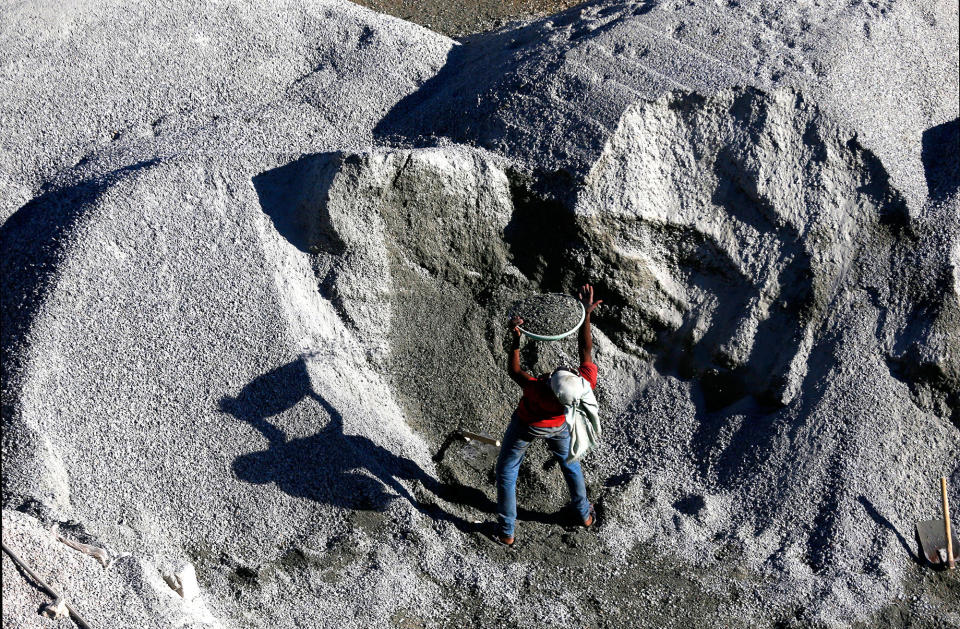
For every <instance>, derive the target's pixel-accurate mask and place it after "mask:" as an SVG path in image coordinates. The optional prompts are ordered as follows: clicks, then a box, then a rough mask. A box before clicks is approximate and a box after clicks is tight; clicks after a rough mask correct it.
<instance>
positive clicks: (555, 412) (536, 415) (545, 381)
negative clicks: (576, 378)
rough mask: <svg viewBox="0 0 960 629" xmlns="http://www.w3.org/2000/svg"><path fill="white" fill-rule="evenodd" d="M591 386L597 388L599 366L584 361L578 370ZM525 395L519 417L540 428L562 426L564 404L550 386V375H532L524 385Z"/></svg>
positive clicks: (518, 409) (521, 402)
mask: <svg viewBox="0 0 960 629" xmlns="http://www.w3.org/2000/svg"><path fill="white" fill-rule="evenodd" d="M577 371H578V373H579V374H580V376H582V377H583V378H584V379H585V380H586V381H587V382H589V383H590V388H592V389H596V388H597V366H596V365H594V364H593V363H583V364H582V365H580V368H579V369H578V370H577ZM522 387H523V397H522V398H520V404H518V405H517V411H516V415H517V418H518V419H519V420H520V421H522V422H524V423H527V424H530V425H531V426H537V427H538V428H553V427H555V426H562V425H563V422H564V421H566V417H565V416H564V414H563V405H562V404H560V402H558V401H557V398H556V397H555V396H554V395H553V389H551V388H550V378H549V376H547V377H543V376H541V377H540V378H534V377H532V376H531V377H530V379H529V380H528V381H527V382H525V383H524V384H523V385H522Z"/></svg>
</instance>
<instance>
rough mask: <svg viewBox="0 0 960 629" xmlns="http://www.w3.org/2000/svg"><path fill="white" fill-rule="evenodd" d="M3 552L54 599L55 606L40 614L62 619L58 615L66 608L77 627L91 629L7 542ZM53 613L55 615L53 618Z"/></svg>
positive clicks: (4, 543)
mask: <svg viewBox="0 0 960 629" xmlns="http://www.w3.org/2000/svg"><path fill="white" fill-rule="evenodd" d="M3 552H5V553H7V554H8V555H9V556H10V559H12V560H13V563H15V564H17V565H18V566H20V568H22V569H23V571H24V572H26V573H27V576H28V577H30V578H31V579H33V581H34V582H35V583H36V584H37V585H38V586H40V589H42V590H43V591H45V592H46V593H47V594H49V595H50V596H51V597H52V598H53V601H54V602H53V604H52V605H51V604H49V603H48V604H46V605H44V606H43V608H42V609H41V611H40V613H42V614H44V615H47V616H50V617H51V618H62V617H63V616H62V615H58V614H61V610H62V609H63V608H66V610H67V612H68V613H69V614H70V616H71V617H72V618H73V621H74V622H75V623H77V626H78V627H80V629H90V625H88V624H87V622H86V621H85V620H84V619H83V618H82V617H81V616H80V614H78V613H77V610H76V609H74V608H73V607H71V606H70V604H69V603H67V602H66V601H65V600H64V599H63V597H62V596H60V594H59V593H58V592H57V591H56V590H54V589H53V588H52V587H50V586H49V585H47V583H46V581H44V580H43V579H41V578H40V577H39V576H37V573H36V572H34V571H33V570H32V569H31V568H30V566H28V565H27V564H26V562H25V561H23V559H20V557H19V556H17V553H15V552H13V551H12V550H11V549H10V547H9V546H7V544H6V542H3ZM51 613H52V614H54V615H52V616H51V615H50V614H51Z"/></svg>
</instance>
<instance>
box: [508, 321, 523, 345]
mask: <svg viewBox="0 0 960 629" xmlns="http://www.w3.org/2000/svg"><path fill="white" fill-rule="evenodd" d="M521 325H523V319H521V318H520V317H518V316H517V315H513V316H512V317H510V321H508V322H507V327H508V328H510V331H511V332H512V333H513V338H514V339H515V340H517V341H519V340H520V336H521V335H522V334H523V332H521V331H520V326H521Z"/></svg>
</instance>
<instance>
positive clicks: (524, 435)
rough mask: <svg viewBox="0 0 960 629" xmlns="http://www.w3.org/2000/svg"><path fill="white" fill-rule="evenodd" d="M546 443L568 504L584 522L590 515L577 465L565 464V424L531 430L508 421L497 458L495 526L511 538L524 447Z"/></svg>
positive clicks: (567, 449) (514, 419)
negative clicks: (538, 441) (565, 489)
mask: <svg viewBox="0 0 960 629" xmlns="http://www.w3.org/2000/svg"><path fill="white" fill-rule="evenodd" d="M537 438H541V439H545V440H546V442H547V448H548V449H549V450H550V452H552V453H553V456H554V458H555V459H556V460H557V462H558V463H559V464H560V470H561V471H562V472H563V478H564V479H565V480H566V481H567V487H568V488H569V489H570V502H571V503H572V504H573V508H574V509H576V510H577V512H578V513H579V514H580V517H581V518H583V519H584V520H586V519H587V517H588V516H589V515H590V502H589V501H588V500H587V487H586V485H585V484H584V482H583V471H582V470H581V469H580V463H579V462H577V461H574V462H573V463H567V454H568V453H569V452H570V431H569V430H568V429H567V425H566V424H564V425H562V426H559V427H557V428H531V427H530V426H529V425H527V424H526V423H524V422H522V421H520V420H519V419H517V417H516V416H514V417H512V418H511V419H510V425H509V426H507V432H506V433H504V435H503V440H502V444H503V445H501V446H500V456H499V457H498V458H497V523H498V529H499V533H500V534H501V535H511V536H512V535H513V529H514V526H515V524H516V521H517V473H518V472H519V471H520V463H521V462H522V461H523V456H524V455H525V454H526V453H527V448H528V447H529V446H530V444H531V443H533V440H534V439H537Z"/></svg>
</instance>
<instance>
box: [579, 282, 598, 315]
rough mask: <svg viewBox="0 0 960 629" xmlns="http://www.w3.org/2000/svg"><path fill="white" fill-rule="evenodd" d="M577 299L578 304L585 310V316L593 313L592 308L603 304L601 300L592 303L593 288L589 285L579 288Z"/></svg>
mask: <svg viewBox="0 0 960 629" xmlns="http://www.w3.org/2000/svg"><path fill="white" fill-rule="evenodd" d="M578 297H580V303H581V304H583V309H584V310H586V312H587V314H590V313H591V312H593V309H594V308H596V307H597V306H599V305H600V304H602V303H603V300H602V299H598V300H597V301H593V286H591V285H590V284H584V285H583V286H582V287H581V288H580V292H579V293H578Z"/></svg>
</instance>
